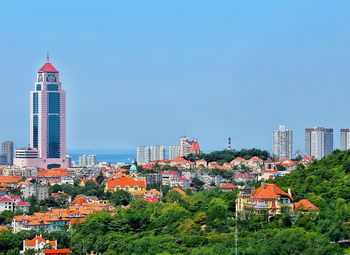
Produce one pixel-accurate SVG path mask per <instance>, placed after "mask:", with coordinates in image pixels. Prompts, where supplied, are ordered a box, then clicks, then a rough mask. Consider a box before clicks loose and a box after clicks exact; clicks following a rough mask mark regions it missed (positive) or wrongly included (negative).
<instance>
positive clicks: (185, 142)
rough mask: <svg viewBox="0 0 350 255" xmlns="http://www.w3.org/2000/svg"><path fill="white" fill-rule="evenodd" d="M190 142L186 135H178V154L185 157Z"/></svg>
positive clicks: (190, 144)
mask: <svg viewBox="0 0 350 255" xmlns="http://www.w3.org/2000/svg"><path fill="white" fill-rule="evenodd" d="M191 149H192V143H191V142H190V141H189V140H188V138H187V137H186V136H182V137H180V156H181V157H186V156H187V155H188V154H190V153H191Z"/></svg>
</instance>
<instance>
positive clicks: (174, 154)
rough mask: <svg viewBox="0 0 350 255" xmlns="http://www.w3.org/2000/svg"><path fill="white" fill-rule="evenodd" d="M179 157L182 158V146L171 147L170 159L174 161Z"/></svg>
mask: <svg viewBox="0 0 350 255" xmlns="http://www.w3.org/2000/svg"><path fill="white" fill-rule="evenodd" d="M178 156H180V146H178V145H170V146H169V159H170V160H172V159H174V158H176V157H178Z"/></svg>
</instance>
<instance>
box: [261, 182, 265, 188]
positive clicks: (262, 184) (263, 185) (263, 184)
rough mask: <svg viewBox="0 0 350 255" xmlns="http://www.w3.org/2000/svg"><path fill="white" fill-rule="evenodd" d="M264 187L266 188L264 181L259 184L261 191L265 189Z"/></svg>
mask: <svg viewBox="0 0 350 255" xmlns="http://www.w3.org/2000/svg"><path fill="white" fill-rule="evenodd" d="M265 187H266V185H265V182H264V181H263V182H261V188H262V189H265Z"/></svg>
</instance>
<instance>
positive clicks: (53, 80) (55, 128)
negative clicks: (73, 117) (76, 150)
mask: <svg viewBox="0 0 350 255" xmlns="http://www.w3.org/2000/svg"><path fill="white" fill-rule="evenodd" d="M35 150H36V151H37V154H38V157H37V158H33V157H28V158H26V156H25V155H26V153H22V154H21V155H22V157H20V158H17V157H16V158H15V163H16V165H19V166H36V167H41V168H54V167H67V166H68V160H67V158H66V95H65V91H63V90H62V88H61V82H60V76H59V72H58V71H57V69H56V68H55V67H54V66H53V65H52V64H51V63H50V61H49V58H48V59H47V62H46V63H45V64H44V65H43V66H42V67H41V68H40V69H39V70H38V73H37V79H36V82H35V84H34V91H31V92H30V148H28V151H32V152H33V151H35ZM22 152H23V150H22ZM24 152H25V151H24ZM23 155H24V156H23Z"/></svg>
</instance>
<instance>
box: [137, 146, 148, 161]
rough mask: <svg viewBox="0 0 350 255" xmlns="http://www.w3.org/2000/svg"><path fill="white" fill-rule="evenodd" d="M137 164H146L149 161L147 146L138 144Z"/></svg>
mask: <svg viewBox="0 0 350 255" xmlns="http://www.w3.org/2000/svg"><path fill="white" fill-rule="evenodd" d="M136 161H137V164H139V165H142V164H148V163H149V162H150V161H151V150H150V148H149V147H147V146H139V147H137V149H136Z"/></svg>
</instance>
